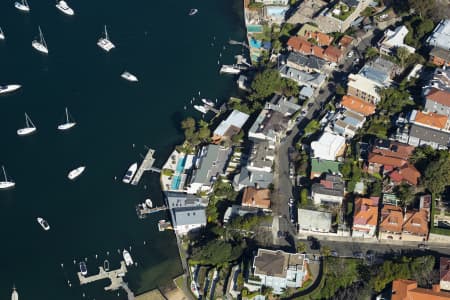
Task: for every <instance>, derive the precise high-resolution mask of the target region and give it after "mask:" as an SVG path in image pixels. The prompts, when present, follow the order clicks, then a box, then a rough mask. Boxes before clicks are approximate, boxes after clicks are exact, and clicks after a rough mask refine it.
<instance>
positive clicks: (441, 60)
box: [429, 47, 450, 67]
mask: <svg viewBox="0 0 450 300" xmlns="http://www.w3.org/2000/svg"><path fill="white" fill-rule="evenodd" d="M429 62H431V63H432V64H435V65H436V66H438V67H443V66H447V67H450V50H445V49H442V48H438V47H433V49H431V51H430V59H429Z"/></svg>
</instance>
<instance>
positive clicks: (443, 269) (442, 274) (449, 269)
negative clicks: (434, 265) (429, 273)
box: [439, 257, 450, 291]
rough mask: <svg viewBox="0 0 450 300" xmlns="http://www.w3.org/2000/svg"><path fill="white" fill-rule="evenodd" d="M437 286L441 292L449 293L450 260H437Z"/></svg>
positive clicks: (443, 258) (442, 258) (445, 258)
mask: <svg viewBox="0 0 450 300" xmlns="http://www.w3.org/2000/svg"><path fill="white" fill-rule="evenodd" d="M439 286H440V287H441V290H446V291H450V258H448V257H441V258H440V259H439Z"/></svg>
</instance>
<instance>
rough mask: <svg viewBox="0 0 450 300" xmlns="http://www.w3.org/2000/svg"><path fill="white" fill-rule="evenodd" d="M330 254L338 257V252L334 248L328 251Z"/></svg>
mask: <svg viewBox="0 0 450 300" xmlns="http://www.w3.org/2000/svg"><path fill="white" fill-rule="evenodd" d="M330 255H331V256H334V257H338V256H339V254H338V252H337V251H336V250H331V251H330Z"/></svg>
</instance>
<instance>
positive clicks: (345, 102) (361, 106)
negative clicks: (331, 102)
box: [341, 95, 376, 117]
mask: <svg viewBox="0 0 450 300" xmlns="http://www.w3.org/2000/svg"><path fill="white" fill-rule="evenodd" d="M341 105H342V106H344V107H345V108H346V109H348V110H351V111H354V112H357V113H360V114H362V115H364V116H366V117H367V116H370V115H373V114H374V113H375V108H376V107H375V105H373V104H372V103H369V102H366V101H364V100H362V99H359V98H357V97H354V96H349V95H346V96H344V97H342V101H341Z"/></svg>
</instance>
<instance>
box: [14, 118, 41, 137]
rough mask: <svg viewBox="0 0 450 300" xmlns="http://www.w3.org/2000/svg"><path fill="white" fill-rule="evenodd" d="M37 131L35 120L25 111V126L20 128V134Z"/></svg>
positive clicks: (18, 131)
mask: <svg viewBox="0 0 450 300" xmlns="http://www.w3.org/2000/svg"><path fill="white" fill-rule="evenodd" d="M35 131H36V126H34V124H33V121H31V119H30V117H29V116H28V115H27V113H25V127H24V128H21V129H18V130H17V134H18V135H28V134H30V133H33V132H35Z"/></svg>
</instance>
